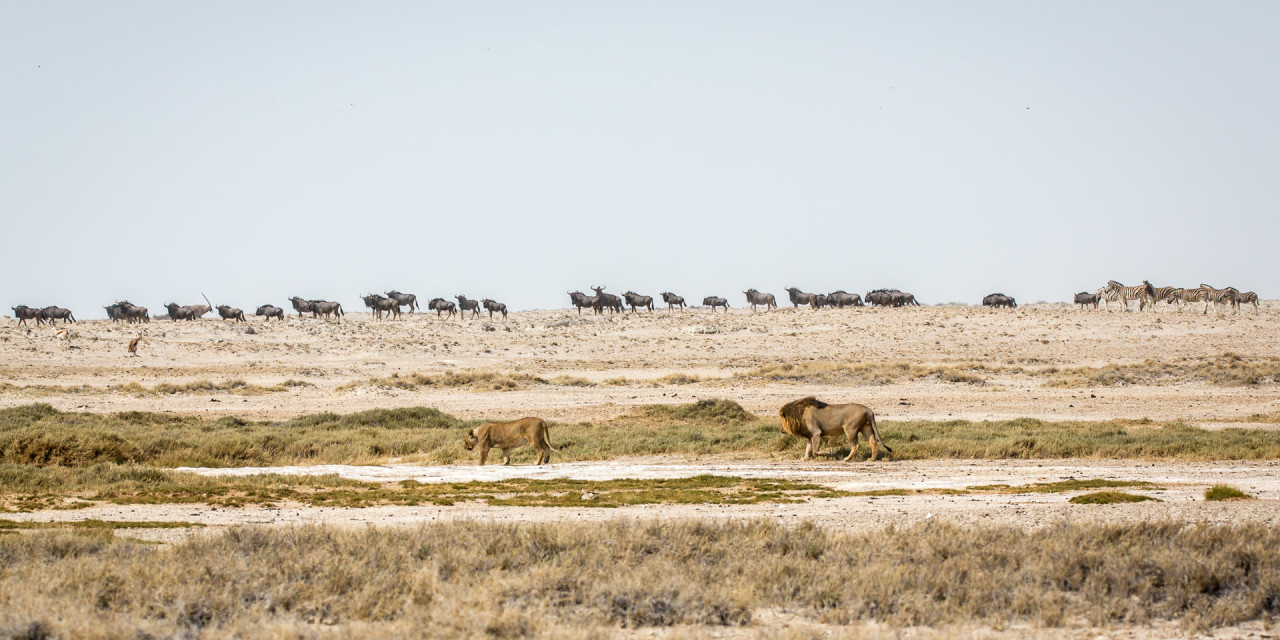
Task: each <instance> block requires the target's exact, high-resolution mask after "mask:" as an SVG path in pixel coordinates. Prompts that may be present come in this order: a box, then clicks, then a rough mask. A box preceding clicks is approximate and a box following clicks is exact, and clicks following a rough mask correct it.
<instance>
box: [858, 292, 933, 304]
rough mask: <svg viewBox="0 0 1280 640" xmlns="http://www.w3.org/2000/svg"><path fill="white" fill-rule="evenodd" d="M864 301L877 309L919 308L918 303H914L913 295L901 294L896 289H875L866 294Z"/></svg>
mask: <svg viewBox="0 0 1280 640" xmlns="http://www.w3.org/2000/svg"><path fill="white" fill-rule="evenodd" d="M866 300H867V302H869V303H871V304H873V305H875V306H877V307H905V306H910V305H915V306H917V307H918V306H920V303H919V302H916V297H915V296H914V295H912V294H910V293H903V292H902V291H899V290H897V289H876V290H875V291H871V292H869V293H867V298H866Z"/></svg>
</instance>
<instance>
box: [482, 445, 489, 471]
mask: <svg viewBox="0 0 1280 640" xmlns="http://www.w3.org/2000/svg"><path fill="white" fill-rule="evenodd" d="M488 459H489V445H484V444H482V445H480V466H482V467H483V466H484V461H485V460H488Z"/></svg>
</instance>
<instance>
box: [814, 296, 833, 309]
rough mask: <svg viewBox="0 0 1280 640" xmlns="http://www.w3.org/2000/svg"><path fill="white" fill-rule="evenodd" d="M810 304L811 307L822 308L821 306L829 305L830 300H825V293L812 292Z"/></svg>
mask: <svg viewBox="0 0 1280 640" xmlns="http://www.w3.org/2000/svg"><path fill="white" fill-rule="evenodd" d="M812 306H813V308H814V309H821V308H823V307H829V306H831V302H830V301H829V300H827V294H825V293H815V294H813V304H812Z"/></svg>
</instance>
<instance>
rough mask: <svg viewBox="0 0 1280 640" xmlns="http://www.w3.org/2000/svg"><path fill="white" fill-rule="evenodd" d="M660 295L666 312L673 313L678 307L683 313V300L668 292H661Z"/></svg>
mask: <svg viewBox="0 0 1280 640" xmlns="http://www.w3.org/2000/svg"><path fill="white" fill-rule="evenodd" d="M661 295H662V301H663V302H665V303H667V311H675V308H676V307H677V306H678V307H680V310H681V311H684V298H681V297H680V296H678V295H676V294H674V293H671V292H670V291H663V292H662V294H661Z"/></svg>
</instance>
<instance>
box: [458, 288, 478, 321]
mask: <svg viewBox="0 0 1280 640" xmlns="http://www.w3.org/2000/svg"><path fill="white" fill-rule="evenodd" d="M454 298H457V299H458V312H459V313H458V319H459V320H461V319H462V316H465V315H467V312H468V311H470V312H471V317H472V318H475V317H478V316H479V315H480V301H479V300H470V299H468V298H467V296H465V295H463V294H461V293H459V294H458V295H456V296H454Z"/></svg>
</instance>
